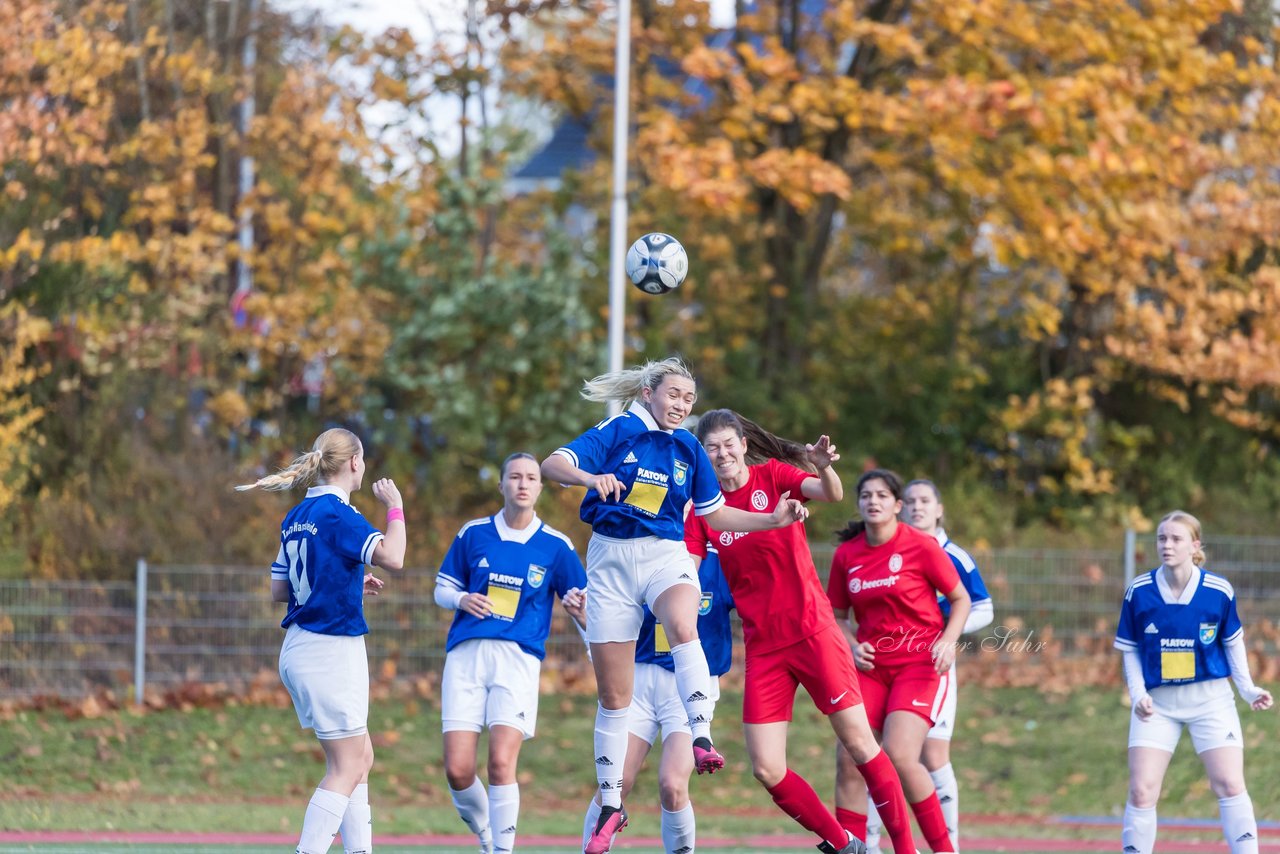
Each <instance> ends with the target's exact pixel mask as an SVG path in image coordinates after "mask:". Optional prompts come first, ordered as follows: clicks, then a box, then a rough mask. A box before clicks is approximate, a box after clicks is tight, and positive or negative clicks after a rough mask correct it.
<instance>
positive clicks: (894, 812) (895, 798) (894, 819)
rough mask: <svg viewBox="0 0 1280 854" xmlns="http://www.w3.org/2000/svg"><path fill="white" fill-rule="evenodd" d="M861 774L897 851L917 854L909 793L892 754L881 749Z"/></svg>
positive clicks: (859, 771) (859, 770)
mask: <svg viewBox="0 0 1280 854" xmlns="http://www.w3.org/2000/svg"><path fill="white" fill-rule="evenodd" d="M858 773H860V774H861V775H862V778H863V779H864V780H866V781H867V791H868V792H869V793H870V794H871V799H872V801H874V802H875V805H876V810H877V811H878V812H879V813H880V820H881V821H882V822H884V829H885V832H886V833H888V834H889V838H890V839H892V840H893V851H894V854H916V841H915V838H914V837H912V835H911V818H910V817H909V816H908V815H907V796H906V795H904V794H903V793H902V781H901V780H899V779H898V772H897V770H896V769H895V768H894V767H893V763H892V762H890V761H889V756H888V754H886V753H885V752H884V751H883V750H881V751H880V752H879V753H877V754H876V755H875V756H874V757H873V758H872V759H871V760H870V761H869V762H867V763H865V764H863V765H859V766H858ZM935 797H936V796H935ZM863 838H864V839H865V837H863Z"/></svg>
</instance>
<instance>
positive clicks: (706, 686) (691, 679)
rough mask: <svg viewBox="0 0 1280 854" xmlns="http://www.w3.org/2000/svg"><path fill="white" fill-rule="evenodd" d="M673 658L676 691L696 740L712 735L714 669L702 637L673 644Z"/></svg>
mask: <svg viewBox="0 0 1280 854" xmlns="http://www.w3.org/2000/svg"><path fill="white" fill-rule="evenodd" d="M671 660H672V662H673V663H674V664H675V667H676V690H677V691H679V692H680V699H681V701H682V702H683V703H684V711H685V714H687V715H688V716H689V729H690V731H692V733H693V739H694V741H697V740H698V739H699V738H710V737H711V716H712V715H713V714H715V707H716V706H715V703H713V702H712V701H711V671H710V670H709V669H707V654H706V653H705V652H703V651H702V644H701V643H700V642H699V641H698V640H696V639H695V640H691V641H689V642H688V643H682V644H676V645H675V646H673V647H671Z"/></svg>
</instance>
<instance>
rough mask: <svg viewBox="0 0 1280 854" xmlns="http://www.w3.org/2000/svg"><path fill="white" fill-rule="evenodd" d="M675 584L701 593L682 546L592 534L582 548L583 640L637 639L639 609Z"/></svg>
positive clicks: (641, 617)
mask: <svg viewBox="0 0 1280 854" xmlns="http://www.w3.org/2000/svg"><path fill="white" fill-rule="evenodd" d="M677 584H690V585H692V586H693V588H694V589H695V590H699V591H700V590H701V589H702V588H701V586H700V585H699V583H698V571H697V569H695V568H694V566H693V559H692V558H690V557H689V551H688V549H686V548H685V545H684V541H683V540H662V539H659V538H657V537H638V538H636V539H633V540H618V539H614V538H613V537H605V536H601V535H600V534H592V535H591V541H590V542H589V543H588V544H587V591H588V595H587V640H588V641H590V642H591V643H625V642H627V641H633V640H635V639H636V637H638V636H639V634H640V623H641V622H642V621H643V620H644V610H643V606H644V605H646V604H647V605H649V607H650V608H652V607H653V603H654V602H655V601H656V600H657V598H658V597H659V596H661V595H662V594H663V593H665V592H666V591H667V590H669V589H670V588H672V587H675V586H676V585H677Z"/></svg>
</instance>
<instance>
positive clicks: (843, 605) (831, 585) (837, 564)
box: [827, 549, 851, 611]
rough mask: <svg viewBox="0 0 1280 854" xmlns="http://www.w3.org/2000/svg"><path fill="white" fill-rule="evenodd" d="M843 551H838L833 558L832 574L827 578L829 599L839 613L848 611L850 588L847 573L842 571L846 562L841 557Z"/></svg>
mask: <svg viewBox="0 0 1280 854" xmlns="http://www.w3.org/2000/svg"><path fill="white" fill-rule="evenodd" d="M843 551H844V550H843V549H836V553H835V554H834V555H832V556H831V572H830V574H829V575H828V576H827V598H828V599H830V600H831V607H832V608H834V609H835V610H837V611H848V610H849V606H850V604H851V603H850V602H849V586H848V585H847V584H845V572H844V570H843V569H841V567H842V566H844V560H843V557H842V555H841V552H843Z"/></svg>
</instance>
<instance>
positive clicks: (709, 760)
mask: <svg viewBox="0 0 1280 854" xmlns="http://www.w3.org/2000/svg"><path fill="white" fill-rule="evenodd" d="M693 767H694V768H697V769H698V773H699V774H714V773H716V772H717V771H719V770H720V769H721V768H723V767H724V757H723V756H721V755H720V751H718V750H716V748H715V745H714V744H712V743H711V739H709V738H706V737H705V736H704V737H703V738H698V739H694V742H693Z"/></svg>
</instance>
